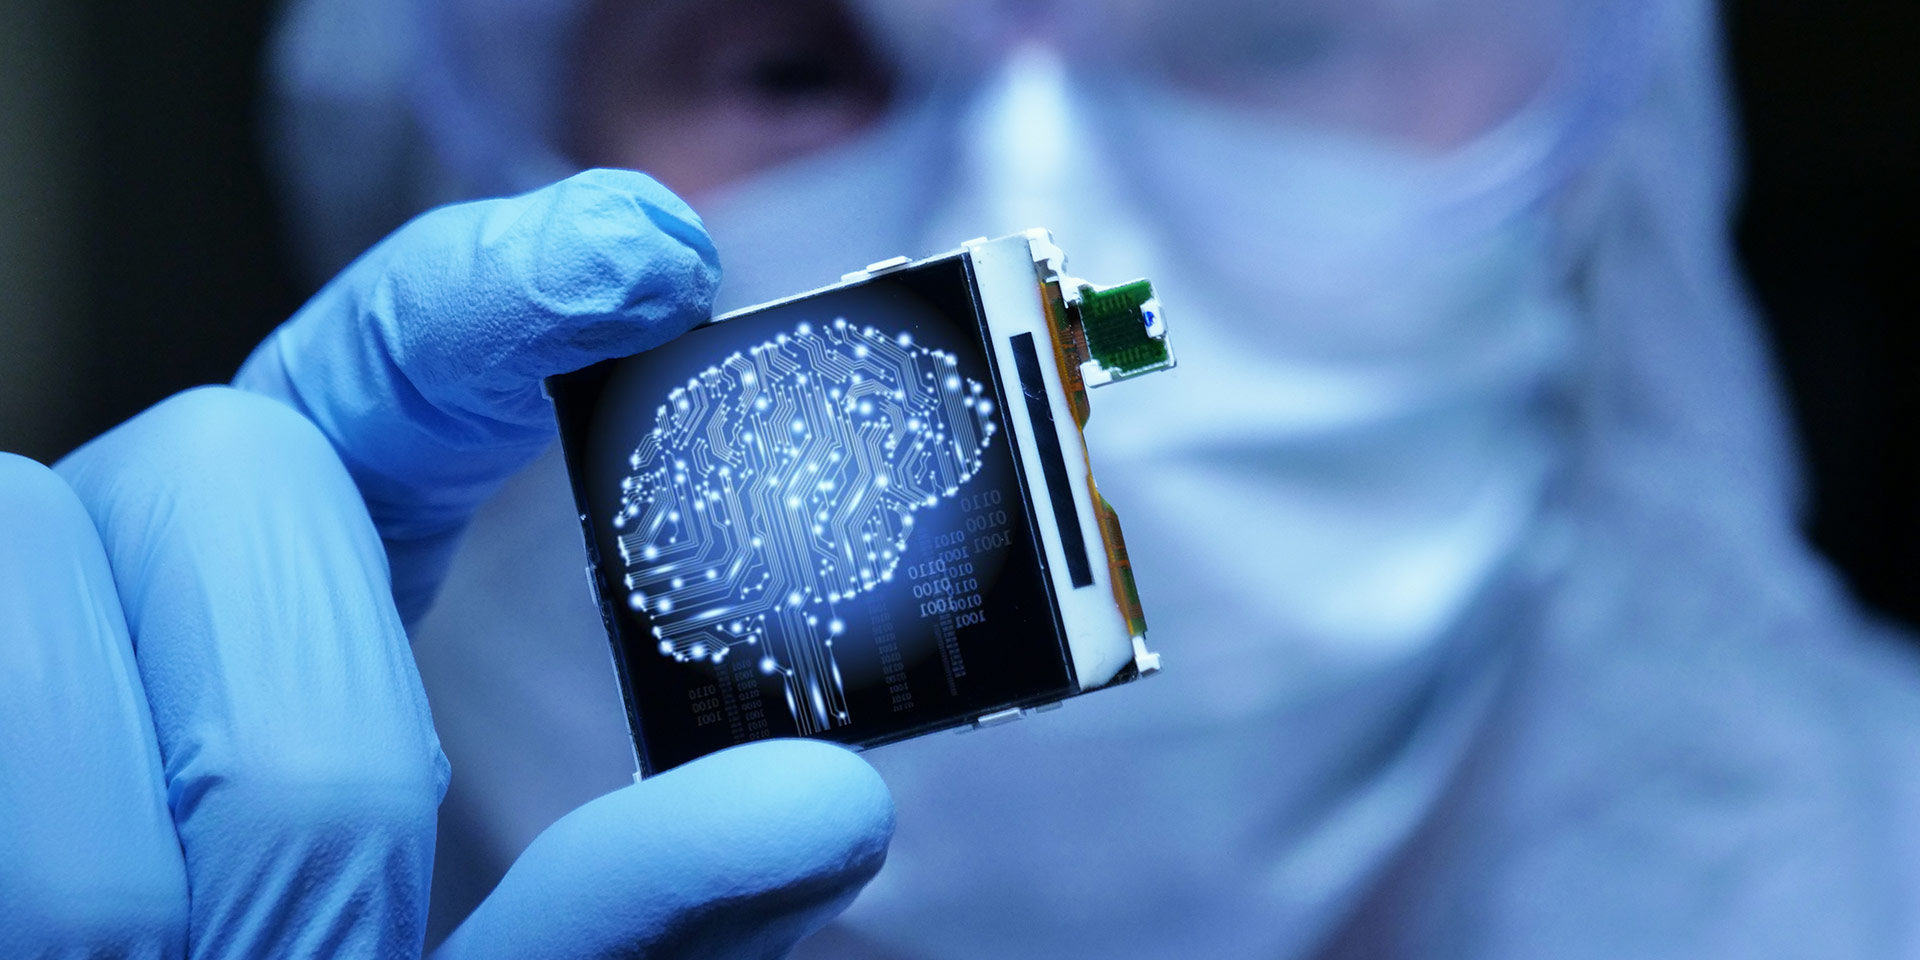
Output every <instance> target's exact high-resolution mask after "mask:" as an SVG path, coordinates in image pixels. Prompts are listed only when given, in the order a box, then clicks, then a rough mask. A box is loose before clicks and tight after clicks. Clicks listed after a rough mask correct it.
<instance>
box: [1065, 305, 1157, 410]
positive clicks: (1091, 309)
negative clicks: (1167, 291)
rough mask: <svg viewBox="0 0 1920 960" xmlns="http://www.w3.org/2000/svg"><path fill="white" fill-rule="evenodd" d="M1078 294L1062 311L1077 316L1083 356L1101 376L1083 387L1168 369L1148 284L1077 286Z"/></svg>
mask: <svg viewBox="0 0 1920 960" xmlns="http://www.w3.org/2000/svg"><path fill="white" fill-rule="evenodd" d="M1079 293H1080V298H1079V303H1077V304H1074V305H1071V306H1069V307H1068V310H1069V311H1071V312H1074V313H1077V314H1078V315H1079V319H1080V326H1081V329H1082V330H1083V331H1084V333H1085V335H1086V338H1087V353H1088V355H1089V357H1090V359H1091V360H1092V361H1093V362H1094V363H1095V364H1096V365H1097V366H1098V367H1099V371H1100V372H1101V373H1104V374H1105V375H1106V378H1105V379H1104V380H1099V381H1097V382H1096V381H1094V380H1089V382H1088V384H1087V385H1088V386H1098V385H1099V384H1100V383H1105V382H1109V381H1112V380H1125V379H1127V378H1129V377H1137V376H1140V375H1141V374H1143V373H1152V372H1154V371H1155V370H1165V369H1167V368H1168V367H1171V366H1173V354H1172V352H1171V351H1169V350H1168V349H1167V328H1166V319H1165V318H1164V317H1163V316H1162V315H1161V312H1160V301H1159V300H1158V299H1157V298H1156V297H1155V296H1154V294H1153V284H1152V283H1151V282H1149V281H1146V280H1135V281H1133V282H1131V283H1122V284H1119V285H1117V286H1112V287H1095V286H1093V285H1091V284H1084V283H1083V284H1081V285H1080V290H1079ZM1089 372H1091V371H1089Z"/></svg>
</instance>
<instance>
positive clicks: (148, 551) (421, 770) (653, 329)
mask: <svg viewBox="0 0 1920 960" xmlns="http://www.w3.org/2000/svg"><path fill="white" fill-rule="evenodd" d="M712 283H713V266H712V254H711V249H710V247H709V246H708V245H707V242H706V239H705V235H704V233H703V232H702V231H701V229H700V227H699V225H698V221H697V220H696V219H694V217H693V216H692V214H691V213H690V212H688V211H687V210H686V208H685V207H684V206H682V205H680V204H679V202H678V201H677V200H675V199H674V198H673V197H672V196H671V195H669V194H667V193H666V192H665V191H664V190H662V189H661V188H660V187H659V186H658V185H656V184H654V183H653V182H652V181H651V180H648V179H646V178H645V177H641V176H639V175H637V174H625V173H612V172H605V171H601V172H596V173H592V174H585V175H582V176H580V177H576V178H574V179H573V180H570V181H567V182H566V183H563V184H560V185H556V186H555V187H550V188H548V189H546V190H541V191H537V192H535V193H533V194H529V195H527V196H525V197H520V198H516V199H512V200H505V201H492V202H487V203H480V204H471V205H465V206H458V207H449V208H445V209H442V210H439V211H435V212H433V213H430V214H428V215H426V216H424V217H422V218H420V219H418V220H416V221H415V222H413V223H412V224H409V225H408V226H407V227H405V228H403V229H402V230H401V231H399V232H398V233H396V234H395V235H394V236H393V237H391V238H389V239H388V240H387V241H386V242H384V243H382V244H381V245H380V246H379V247H376V248H375V249H374V250H373V251H371V252H370V253H369V254H368V255H367V256H366V257H364V258H362V259H361V260H360V261H358V262H356V264H355V265H354V266H352V267H350V268H349V269H348V270H347V271H346V273H344V274H343V275H342V276H341V277H340V278H339V279H338V280H336V281H335V282H334V283H333V284H332V285H330V286H329V287H328V288H327V289H326V290H324V291H322V293H321V294H320V295H319V296H317V297H316V298H315V300H314V301H313V302H312V303H310V304H309V305H308V306H307V307H306V308H304V309H303V310H302V311H301V312H300V313H299V314H298V315H297V316H296V317H295V318H294V319H293V320H291V321H289V323H288V324H287V325H285V326H284V327H282V329H281V330H280V331H278V332H277V333H276V334H275V335H274V337H273V338H272V339H271V340H269V341H268V342H267V343H266V344H265V345H263V347H262V349H261V350H260V351H259V353H257V354H256V356H255V357H254V358H253V359H252V360H251V361H250V362H249V364H248V367H247V368H246V370H245V371H244V372H243V374H242V377H241V382H242V383H243V384H245V385H246V386H249V387H253V388H257V389H259V390H261V391H263V392H271V393H274V394H276V395H277V396H278V397H279V398H281V399H283V400H285V401H286V403H279V402H274V401H273V400H269V399H265V398H262V397H260V396H257V395H253V394H249V393H244V392H241V391H237V390H232V389H227V388H208V389H202V390H198V391H192V392H189V393H187V394H183V395H181V396H179V397H176V398H174V399H172V400H169V401H167V402H165V403H162V404H160V405H159V406H157V407H155V408H154V409H152V410H150V411H148V412H146V413H144V414H142V415H141V416H139V417H136V418H135V419H133V420H131V421H129V422H128V423H126V424H124V425H122V426H121V427H119V428H117V429H115V430H114V431H112V432H110V433H108V434H107V435H105V436H103V437H101V438H100V439H98V440H96V441H94V442H93V443H91V444H89V445H87V446H86V447H83V448H82V449H80V450H79V451H76V452H75V453H74V454H73V455H72V456H70V457H68V458H67V459H66V460H64V461H62V463H61V464H60V465H59V467H58V475H57V476H56V475H55V473H54V472H50V471H48V470H47V469H46V468H44V467H40V466H38V465H37V464H33V463H31V462H30V461H25V460H21V459H19V458H11V457H0V817H4V818H5V819H4V820H3V821H0V822H4V823H6V824H7V829H6V830H4V831H0V956H6V957H10V958H11V957H37V956H65V955H72V956H102V955H105V956H136V957H149V956H150V957H175V956H189V955H190V956H195V957H235V958H239V957H267V956H290V957H362V956H364V957H395V956H399V957H405V956H416V955H418V953H419V951H420V946H421V937H422V931H423V927H424V921H425V914H426V904H427V886H428V882H429V877H430V873H431V869H432V862H433V840H434V814H435V808H436V806H437V804H438V802H439V798H440V796H441V793H442V791H443V790H444V787H445V784H446V778H447V769H446V762H445V760H444V758H443V757H442V755H441V753H440V750H439V747H438V742H437V740H436V738H435V736H434V733H433V728H432V724H431V718H430V716H429V714H428V710H427V704H426V700H425V697H424V695H423V693H422V691H421V689H420V683H419V679H418V676H417V675H416V673H415V671H414V668H413V663H412V659H411V656H410V654H409V651H408V649H407V645H406V639H405V634H404V632H403V629H402V626H401V617H400V615H399V613H398V612H397V610H396V607H395V604H394V594H395V592H396V588H395V587H394V586H393V584H394V583H404V584H405V586H403V587H401V588H399V589H398V592H399V593H400V594H401V595H402V596H403V597H404V596H408V595H409V594H408V591H413V593H412V594H411V596H412V597H413V602H414V603H416V604H418V603H424V599H425V596H426V595H428V594H430V593H431V590H432V587H433V585H434V583H435V582H436V581H437V578H438V571H439V570H440V569H441V568H442V567H443V566H444V562H445V551H446V550H448V549H450V548H451V545H452V540H453V538H454V537H456V536H457V533H458V530H459V528H460V526H461V524H462V523H464V520H465V517H466V516H467V513H468V512H470V511H471V509H472V508H473V506H474V505H476V504H477V503H478V502H479V501H480V500H481V499H483V498H484V497H485V496H486V494H487V492H489V491H490V490H491V489H492V488H493V486H494V485H496V484H497V483H498V482H499V481H500V479H502V478H503V477H504V476H505V475H507V474H508V473H510V472H511V471H513V470H514V469H517V468H518V466H519V465H521V464H522V463H523V462H524V461H525V460H526V459H527V458H528V457H531V456H533V455H534V454H535V453H537V452H538V450H539V449H540V447H541V446H542V445H543V444H544V443H545V442H547V439H548V436H549V434H550V432H551V427H550V426H549V425H548V424H549V420H548V414H547V413H546V410H545V404H544V402H543V401H542V400H541V399H540V396H539V392H538V380H539V378H540V377H541V376H544V375H546V374H548V373H554V372H559V371H562V370H566V369H571V368H573V367H577V366H580V365H583V364H585V363H587V362H591V361H592V360H594V359H598V358H599V357H602V356H610V355H616V354H620V353H625V352H630V351H633V350H637V349H641V348H644V347H646V346H649V345H651V344H654V343H658V342H660V341H661V340H664V339H666V338H668V337H670V336H672V335H674V334H677V333H678V332H680V330H682V329H684V328H685V326H687V325H688V324H689V323H691V322H692V321H693V320H694V319H696V316H697V315H699V314H703V313H704V310H705V305H706V298H707V296H708V294H709V293H710V290H711V286H712ZM296 411H298V412H296ZM301 414H305V416H302V415H301ZM363 498H364V499H363ZM389 554H390V555H391V556H392V557H393V579H392V581H390V580H389V575H388V568H387V555H389ZM403 571H404V572H403ZM892 816H893V813H892V803H891V800H890V798H889V797H888V796H887V793H886V790H885V788H884V786H883V785H882V784H881V783H880V781H879V778H878V777H877V776H876V775H875V774H874V773H873V771H872V769H871V768H870V767H868V766H866V764H864V763H863V762H861V761H860V760H859V759H858V758H856V757H854V756H853V755H851V754H849V753H847V752H846V751H844V750H841V749H839V748H837V747H833V746H829V745H825V744H819V743H812V742H799V741H776V742H768V743H762V744H754V745H750V746H747V747H742V748H737V749H734V750H730V751H725V752H722V753H720V754H715V755H714V756H712V757H708V758H705V759H703V760H700V761H698V762H696V763H692V764H688V765H687V766H685V767H682V768H679V769H677V770H674V771H672V772H670V773H667V774H664V775H662V776H659V777H655V778H652V779H649V780H648V781H646V782H645V783H644V784H638V785H635V786H632V787H628V788H626V789H623V790H619V791H616V792H614V793H612V794H609V795H607V796H605V797H602V798H600V799H599V800H596V801H594V802H592V803H589V804H588V805H586V806H585V807H582V808H581V809H579V810H577V811H575V812H574V813H572V814H569V815H568V816H567V817H565V818H563V819H562V820H561V821H560V822H559V823H557V824H555V825H554V826H553V827H552V828H550V829H549V830H548V831H547V832H546V833H544V834H542V835H541V836H540V837H539V838H538V839H537V840H536V841H535V842H534V844H533V845H532V846H531V847H530V848H529V849H528V850H527V851H526V853H525V855H523V856H522V858H521V859H520V861H519V862H518V863H516V864H515V865H514V867H513V868H512V870H510V871H509V872H508V874H507V876H506V878H505V879H504V880H503V881H502V882H501V884H500V886H499V887H498V888H497V889H496V890H495V892H494V893H493V895H492V896H490V897H489V898H488V899H487V901H486V902H485V903H483V904H482V905H481V907H480V908H479V909H478V910H477V911H475V913H474V914H473V916H471V917H470V918H469V919H468V921H467V922H466V924H465V925H463V926H462V927H461V928H460V929H459V930H458V931H457V932H456V933H455V934H454V935H453V937H452V938H450V939H449V940H448V942H447V943H446V944H444V945H443V946H442V948H441V949H440V951H439V955H441V956H444V957H447V958H450V960H459V958H475V957H493V956H499V957H534V956H537V957H610V956H635V955H641V956H649V957H679V956H700V957H764V956H778V955H780V954H781V953H783V952H784V951H785V950H786V949H787V948H788V947H789V946H790V945H791V944H792V943H793V941H794V940H796V939H798V938H799V937H801V936H803V935H805V934H806V933H807V932H809V931H811V930H812V929H815V928H817V927H818V926H819V925H821V924H823V923H825V922H826V920H827V919H828V918H830V917H831V916H832V915H833V914H834V913H835V912H837V911H838V910H839V909H841V908H842V907H844V906H845V905H846V904H847V903H848V902H850V901H851V899H852V898H853V896H854V895H855V894H856V893H857V892H858V890H859V889H860V887H861V886H862V885H863V884H864V883H865V882H866V880H867V879H869V878H870V877H871V876H872V874H873V873H874V872H875V871H876V870H877V869H878V868H879V865H880V862H881V861H882V859H883V858H884V856H885V850H886V844H887V840H888V839H889V837H890V835H891V829H892Z"/></svg>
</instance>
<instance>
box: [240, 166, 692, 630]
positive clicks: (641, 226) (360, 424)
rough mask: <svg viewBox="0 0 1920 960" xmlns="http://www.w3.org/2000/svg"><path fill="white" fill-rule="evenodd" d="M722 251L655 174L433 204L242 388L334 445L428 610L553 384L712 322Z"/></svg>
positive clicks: (405, 596) (313, 311)
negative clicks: (544, 390) (548, 381)
mask: <svg viewBox="0 0 1920 960" xmlns="http://www.w3.org/2000/svg"><path fill="white" fill-rule="evenodd" d="M719 276H720V274H719V262H718V257H717V256H716V254H715V252H714V249H713V244H712V241H711V240H710V239H709V238H708V237H707V234H706V230H705V228H704V227H702V225H701V223H700V220H699V217H697V216H696V215H695V214H694V213H693V211H692V210H691V209H690V208H688V207H687V205H686V204H685V203H683V202H681V201H680V199H679V198H678V197H675V196H674V195H673V194H672V193H671V192H669V191H668V190H667V189H666V188H665V187H662V186H660V185H659V184H658V183H656V182H654V181H653V180H652V179H651V178H649V177H647V176H646V175H644V174H640V173H634V172H631V171H623V170H591V171H588V172H586V173H582V174H579V175H577V176H574V177H572V178H569V179H567V180H564V181H562V182H560V183H557V184H554V185H552V186H549V187H545V188H543V189H540V190H536V191H533V192H532V193H528V194H524V195H521V196H518V197H511V198H507V199H500V200H486V201H480V202H477V203H467V204H457V205H453V206H448V207H441V208H439V209H437V210H433V211H430V212H428V213H426V214H424V215H422V216H420V217H419V218H417V219H415V220H413V221H412V222H411V223H408V224H407V225H406V226H404V227H402V228H400V230H398V231H396V232H395V233H394V234H393V235H392V236H390V237H388V238H387V239H386V240H384V241H382V242H381V243H380V244H378V245H377V246H375V247H374V248H373V249H372V250H370V251H368V252H367V253H366V254H365V255H364V256H362V257H361V258H360V259H359V260H356V261H355V262H354V263H353V264H352V265H350V266H348V267H347V269H346V270H345V271H343V272H342V273H341V274H340V276H338V277H336V278H335V279H334V280H333V282H332V283H330V284H328V285H327V287H326V288H325V289H323V290H321V291H320V293H319V294H317V295H316V296H315V297H314V298H313V299H312V300H311V301H309V302H308V303H307V305H306V306H304V307H302V308H301V310H300V311H299V312H298V313H296V314H295V315H294V316H293V318H292V319H290V320H288V321H287V322H286V323H285V324H283V325H281V327H280V328H279V329H278V330H276V331H274V333H273V334H272V335H271V336H269V337H268V338H267V340H266V341H265V342H264V343H262V344H261V345H260V347H259V348H258V349H257V350H255V351H254V354H253V356H251V357H250V358H248V360H247V362H246V364H245V365H244V366H243V367H242V368H241V370H240V373H239V375H238V376H237V377H236V378H235V380H234V383H235V385H236V386H239V387H241V388H243V389H246V390H251V391H255V392H258V393H264V394H267V395H269V396H273V397H275V398H278V399H280V400H282V401H284V402H286V403H288V404H290V405H291V406H293V407H294V408H295V409H297V410H299V411H300V412H301V413H303V414H305V415H306V416H307V418H308V419H310V420H312V421H313V422H314V423H315V424H316V425H318V426H319V427H320V430H321V432H322V433H324V434H325V435H326V437H327V438H328V440H330V441H331V442H332V443H333V446H334V448H335V450H336V451H337V452H338V453H339V455H340V459H341V460H342V461H343V462H344V463H345V464H346V465H347V469H348V471H349V472H350V473H351V474H352V476H353V479H354V481H355V483H356V485H357V486H358V487H359V489H360V492H361V495H362V497H364V498H365V500H366V503H367V509H368V512H369V513H370V514H371V515H372V517H373V520H374V523H375V525H376V527H377V528H378V529H379V531H380V534H381V538H382V539H383V540H384V541H385V543H386V546H387V551H388V555H389V558H390V559H391V561H392V565H393V583H394V598H395V600H396V602H397V603H398V604H399V606H400V610H401V613H402V614H403V615H404V616H406V617H408V618H409V619H412V618H413V617H416V616H418V615H419V614H420V613H421V612H423V611H424V609H425V607H426V605H427V603H428V601H429V599H430V598H431V595H432V592H433V590H434V588H435V587H436V586H437V585H438V582H439V579H440V576H441V574H442V572H443V571H444V570H445V566H446V562H447V560H448V557H449V555H450V553H451V550H452V548H453V545H454V543H455V540H456V538H457V536H458V534H459V531H460V530H461V528H462V527H463V525H464V524H465V522H466V520H467V518H468V517H469V516H471V515H472V513H473V511H474V509H475V508H476V507H478V506H479V504H480V503H481V502H482V501H483V500H485V499H486V498H487V497H488V496H490V495H491V494H492V493H493V491H494V490H495V489H497V488H498V486H499V485H500V483H501V482H502V481H504V480H505V479H506V478H507V477H508V476H510V475H512V474H513V473H514V472H515V471H517V470H519V469H520V468H522V467H524V466H525V465H526V464H527V463H528V462H529V461H531V460H532V459H533V458H534V457H535V456H537V455H538V454H539V452H540V451H541V450H542V449H544V448H545V446H546V445H547V444H548V443H549V442H551V440H552V436H553V422H552V414H551V412H550V409H549V407H548V405H547V402H546V400H545V399H544V398H543V397H542V396H541V393H540V381H541V380H542V379H543V378H545V377H548V376H551V375H553V374H557V373H565V372H567V371H570V370H577V369H579V368H581V367H584V366H587V365H588V364H591V363H594V362H596V361H598V360H603V359H607V358H609V357H616V356H625V355H627V354H631V353H636V352H638V351H641V350H645V349H648V348H649V347H653V346H657V345H659V344H660V343H663V342H665V341H667V340H669V339H672V338H673V337H675V336H678V335H679V334H681V333H682V332H684V331H685V330H687V329H688V328H689V327H691V326H692V325H694V324H695V323H698V322H700V321H702V320H704V319H706V318H707V317H708V316H709V314H710V312H711V305H712V299H713V291H714V288H715V287H716V286H717V285H718V283H719Z"/></svg>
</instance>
